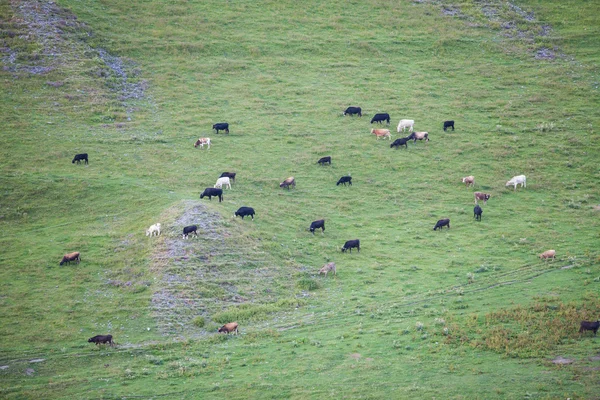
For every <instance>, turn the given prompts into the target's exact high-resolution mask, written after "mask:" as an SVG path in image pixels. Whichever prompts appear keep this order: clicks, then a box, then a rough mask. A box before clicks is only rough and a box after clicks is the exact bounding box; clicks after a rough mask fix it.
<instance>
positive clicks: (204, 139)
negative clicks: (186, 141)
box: [194, 137, 210, 149]
mask: <svg viewBox="0 0 600 400" xmlns="http://www.w3.org/2000/svg"><path fill="white" fill-rule="evenodd" d="M204 145H206V146H207V147H208V148H209V149H210V138H207V137H201V138H200V139H198V140H196V143H194V147H198V146H200V148H201V149H203V148H204Z"/></svg>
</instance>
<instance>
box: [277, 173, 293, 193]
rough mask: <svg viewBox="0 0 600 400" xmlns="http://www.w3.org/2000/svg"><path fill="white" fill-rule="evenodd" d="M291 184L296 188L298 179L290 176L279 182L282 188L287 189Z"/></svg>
mask: <svg viewBox="0 0 600 400" xmlns="http://www.w3.org/2000/svg"><path fill="white" fill-rule="evenodd" d="M290 186H293V187H294V189H295V188H296V179H294V177H293V176H290V177H289V178H287V179H286V180H285V181H283V182H281V183H280V184H279V187H280V188H287V190H290Z"/></svg>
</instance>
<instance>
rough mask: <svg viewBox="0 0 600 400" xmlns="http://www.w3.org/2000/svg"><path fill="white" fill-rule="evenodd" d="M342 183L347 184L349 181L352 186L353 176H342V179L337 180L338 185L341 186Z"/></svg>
mask: <svg viewBox="0 0 600 400" xmlns="http://www.w3.org/2000/svg"><path fill="white" fill-rule="evenodd" d="M340 183H341V184H342V185H344V186H346V183H348V184H349V185H350V186H352V177H351V176H342V177H341V178H340V180H339V181H337V183H336V186H339V185H340Z"/></svg>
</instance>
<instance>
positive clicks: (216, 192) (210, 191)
mask: <svg viewBox="0 0 600 400" xmlns="http://www.w3.org/2000/svg"><path fill="white" fill-rule="evenodd" d="M204 196H208V199H209V200H211V201H212V198H213V196H214V197H218V198H219V203H220V202H222V201H223V189H216V188H206V189H204V192H202V194H201V195H200V198H201V199H203V198H204Z"/></svg>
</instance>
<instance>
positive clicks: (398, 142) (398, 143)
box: [390, 137, 410, 149]
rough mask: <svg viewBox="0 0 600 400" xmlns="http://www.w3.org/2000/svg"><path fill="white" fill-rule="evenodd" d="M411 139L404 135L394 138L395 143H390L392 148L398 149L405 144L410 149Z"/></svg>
mask: <svg viewBox="0 0 600 400" xmlns="http://www.w3.org/2000/svg"><path fill="white" fill-rule="evenodd" d="M409 140H410V138H409V137H404V138H399V139H396V140H394V143H392V144H390V148H393V147H396V149H397V148H398V147H400V146H404V147H406V148H407V149H408V144H407V143H408V141H409Z"/></svg>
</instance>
